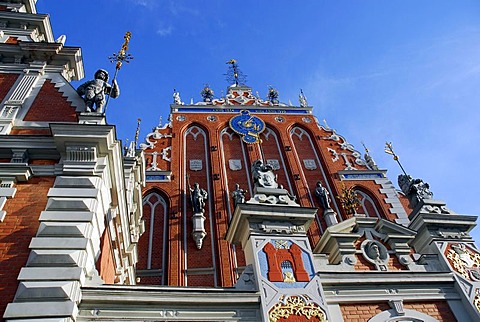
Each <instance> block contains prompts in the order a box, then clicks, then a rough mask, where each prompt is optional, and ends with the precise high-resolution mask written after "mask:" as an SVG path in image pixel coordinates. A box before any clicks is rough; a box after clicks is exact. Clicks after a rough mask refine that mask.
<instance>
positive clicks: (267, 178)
mask: <svg viewBox="0 0 480 322" xmlns="http://www.w3.org/2000/svg"><path fill="white" fill-rule="evenodd" d="M252 177H253V182H254V184H255V186H257V187H264V188H277V187H278V183H277V176H276V175H275V174H274V173H273V167H272V166H271V165H270V164H268V163H267V164H265V163H264V162H263V160H256V161H254V162H253V165H252Z"/></svg>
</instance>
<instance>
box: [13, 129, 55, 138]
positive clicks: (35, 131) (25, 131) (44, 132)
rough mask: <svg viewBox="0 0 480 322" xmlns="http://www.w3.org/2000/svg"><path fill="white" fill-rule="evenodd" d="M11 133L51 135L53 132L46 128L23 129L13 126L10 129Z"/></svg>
mask: <svg viewBox="0 0 480 322" xmlns="http://www.w3.org/2000/svg"><path fill="white" fill-rule="evenodd" d="M10 135H44V136H45V135H46V136H51V135H52V132H51V131H50V129H45V128H28V129H22V128H15V127H14V128H13V129H12V130H11V131H10Z"/></svg>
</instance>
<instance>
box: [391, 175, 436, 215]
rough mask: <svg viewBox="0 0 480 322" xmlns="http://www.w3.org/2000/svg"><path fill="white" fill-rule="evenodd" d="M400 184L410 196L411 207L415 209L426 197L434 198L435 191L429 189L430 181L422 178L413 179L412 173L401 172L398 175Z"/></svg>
mask: <svg viewBox="0 0 480 322" xmlns="http://www.w3.org/2000/svg"><path fill="white" fill-rule="evenodd" d="M398 185H399V186H400V189H402V192H403V193H404V194H405V196H406V197H407V198H408V201H409V205H408V206H409V207H410V208H411V209H415V207H416V206H417V204H418V203H419V202H420V201H421V200H424V199H432V197H433V193H432V192H431V191H430V190H429V188H430V186H429V184H428V183H426V182H423V180H422V179H412V177H411V176H410V175H407V174H401V175H399V176H398Z"/></svg>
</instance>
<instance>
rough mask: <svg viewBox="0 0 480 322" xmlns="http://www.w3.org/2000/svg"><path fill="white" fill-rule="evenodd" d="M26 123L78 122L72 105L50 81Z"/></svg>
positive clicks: (46, 83)
mask: <svg viewBox="0 0 480 322" xmlns="http://www.w3.org/2000/svg"><path fill="white" fill-rule="evenodd" d="M23 120H24V121H42V122H45V121H51V122H77V115H76V113H75V109H74V108H73V106H72V104H71V103H69V102H68V101H67V99H66V98H65V97H63V95H62V93H60V92H59V91H58V89H57V88H55V85H54V84H52V82H51V81H50V80H46V81H45V83H44V84H43V86H42V88H41V89H40V92H39V94H38V95H37V97H36V98H35V101H34V102H33V104H32V106H31V107H30V110H29V111H28V113H27V115H26V116H25V118H24V119H23Z"/></svg>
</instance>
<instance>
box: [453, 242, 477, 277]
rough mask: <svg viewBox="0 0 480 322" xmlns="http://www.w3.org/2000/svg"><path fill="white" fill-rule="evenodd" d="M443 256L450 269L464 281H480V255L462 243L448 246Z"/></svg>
mask: <svg viewBox="0 0 480 322" xmlns="http://www.w3.org/2000/svg"><path fill="white" fill-rule="evenodd" d="M445 256H446V257H447V259H448V261H449V263H450V265H451V266H452V268H453V269H454V270H455V271H456V272H457V273H458V274H460V275H462V276H463V277H464V278H465V279H468V280H470V281H475V282H476V281H480V254H479V253H478V252H476V251H473V250H471V249H470V247H468V246H467V245H465V244H463V243H458V244H450V247H449V248H448V250H447V252H446V254H445Z"/></svg>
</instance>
